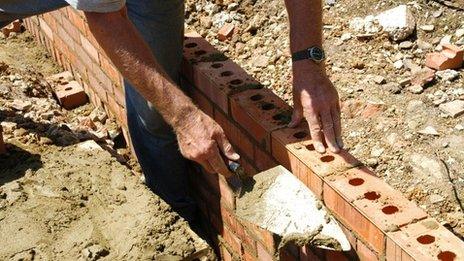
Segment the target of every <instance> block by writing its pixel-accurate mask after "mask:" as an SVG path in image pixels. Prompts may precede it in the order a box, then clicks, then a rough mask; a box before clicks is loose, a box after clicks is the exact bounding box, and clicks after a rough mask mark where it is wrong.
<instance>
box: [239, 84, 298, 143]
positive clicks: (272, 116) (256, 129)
mask: <svg viewBox="0 0 464 261" xmlns="http://www.w3.org/2000/svg"><path fill="white" fill-rule="evenodd" d="M231 114H232V118H233V119H234V120H235V121H236V122H237V123H238V124H239V125H240V126H241V127H242V128H244V129H245V130H246V131H247V132H248V133H249V134H250V136H251V137H252V138H254V139H255V140H256V141H257V142H258V144H259V145H260V146H262V147H263V148H264V149H265V150H267V151H269V152H270V151H271V132H272V131H274V130H277V129H280V128H283V127H285V126H286V124H287V123H288V122H289V120H290V117H291V107H290V106H289V105H288V104H286V103H285V102H284V101H283V100H282V99H280V98H279V97H278V96H277V95H275V94H274V93H273V92H272V91H271V90H268V89H261V90H247V91H244V92H242V93H239V94H236V95H234V96H232V98H231Z"/></svg>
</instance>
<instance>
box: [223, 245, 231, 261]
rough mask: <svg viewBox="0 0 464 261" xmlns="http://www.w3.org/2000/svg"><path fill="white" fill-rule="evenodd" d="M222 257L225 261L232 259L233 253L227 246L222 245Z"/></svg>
mask: <svg viewBox="0 0 464 261" xmlns="http://www.w3.org/2000/svg"><path fill="white" fill-rule="evenodd" d="M221 259H222V260H224V261H232V260H233V259H232V254H231V253H230V252H229V250H227V248H226V247H225V246H223V245H221Z"/></svg>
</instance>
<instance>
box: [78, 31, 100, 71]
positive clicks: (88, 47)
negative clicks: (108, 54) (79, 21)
mask: <svg viewBox="0 0 464 261" xmlns="http://www.w3.org/2000/svg"><path fill="white" fill-rule="evenodd" d="M80 39H81V40H80V41H81V45H82V48H84V50H85V51H86V52H87V54H88V55H89V56H90V57H91V58H92V59H93V60H94V62H96V63H97V64H99V63H100V58H99V55H98V50H97V48H95V47H94V46H93V45H92V44H91V43H90V42H89V40H87V38H86V37H85V36H84V35H82V34H80Z"/></svg>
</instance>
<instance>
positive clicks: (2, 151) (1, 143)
mask: <svg viewBox="0 0 464 261" xmlns="http://www.w3.org/2000/svg"><path fill="white" fill-rule="evenodd" d="M5 153H6V146H5V142H4V141H3V127H2V125H0V155H2V154H5Z"/></svg>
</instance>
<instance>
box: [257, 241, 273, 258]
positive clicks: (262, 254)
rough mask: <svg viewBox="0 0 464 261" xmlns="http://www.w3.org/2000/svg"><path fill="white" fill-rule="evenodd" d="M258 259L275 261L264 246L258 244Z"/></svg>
mask: <svg viewBox="0 0 464 261" xmlns="http://www.w3.org/2000/svg"><path fill="white" fill-rule="evenodd" d="M257 248H258V259H259V260H260V261H273V260H274V258H273V256H272V254H270V253H269V252H268V251H267V250H266V248H265V247H263V245H261V244H259V243H258V246H257Z"/></svg>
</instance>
